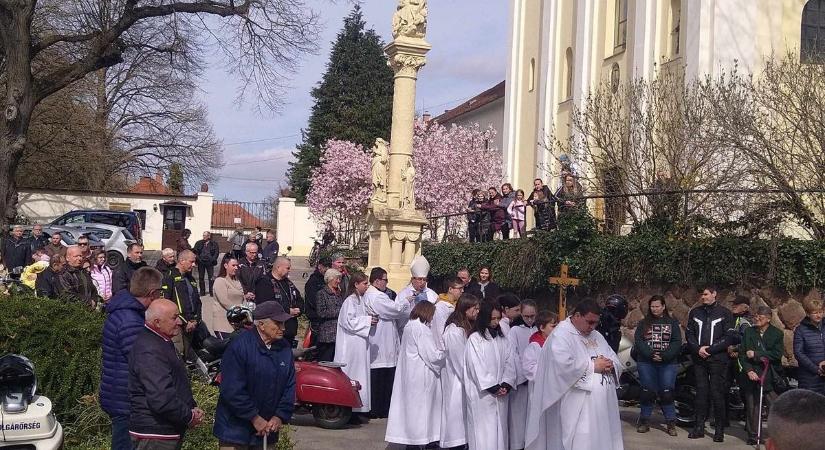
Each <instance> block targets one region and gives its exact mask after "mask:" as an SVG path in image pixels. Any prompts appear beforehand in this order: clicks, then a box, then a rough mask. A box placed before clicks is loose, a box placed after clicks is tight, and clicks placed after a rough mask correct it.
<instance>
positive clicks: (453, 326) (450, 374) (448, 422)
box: [439, 294, 479, 448]
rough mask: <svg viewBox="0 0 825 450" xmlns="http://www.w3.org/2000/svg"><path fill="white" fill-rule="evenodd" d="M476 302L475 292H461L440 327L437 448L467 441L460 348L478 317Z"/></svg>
mask: <svg viewBox="0 0 825 450" xmlns="http://www.w3.org/2000/svg"><path fill="white" fill-rule="evenodd" d="M478 304H479V301H478V298H477V297H476V296H475V295H472V294H463V295H462V296H461V297H460V298H459V299H458V305H456V307H455V311H454V312H453V313H452V314H450V317H448V318H447V328H446V329H445V330H444V350H445V351H446V352H447V366H446V367H445V368H444V370H442V371H441V390H442V392H443V406H442V408H441V439H439V445H440V446H441V448H452V447H460V446H462V445H465V444H466V443H467V434H466V432H465V429H464V423H465V421H466V418H465V415H464V414H465V412H464V411H465V409H466V408H465V407H464V350H465V348H466V346H467V338H468V337H469V336H470V333H472V332H473V329H474V328H473V326H474V324H475V321H476V318H477V317H478V310H479V306H478Z"/></svg>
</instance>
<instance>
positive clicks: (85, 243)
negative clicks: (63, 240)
mask: <svg viewBox="0 0 825 450" xmlns="http://www.w3.org/2000/svg"><path fill="white" fill-rule="evenodd" d="M77 245H79V246H81V247H85V246H87V245H89V243H88V242H78V243H77Z"/></svg>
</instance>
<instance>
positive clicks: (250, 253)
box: [238, 242, 266, 302]
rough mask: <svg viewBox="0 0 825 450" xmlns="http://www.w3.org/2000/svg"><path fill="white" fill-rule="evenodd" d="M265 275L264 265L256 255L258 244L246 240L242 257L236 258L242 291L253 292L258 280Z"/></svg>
mask: <svg viewBox="0 0 825 450" xmlns="http://www.w3.org/2000/svg"><path fill="white" fill-rule="evenodd" d="M265 277H266V266H265V265H264V261H261V258H259V257H258V244H256V243H254V242H248V243H247V244H246V245H245V246H244V257H243V258H241V259H239V260H238V280H240V282H241V287H243V293H244V294H246V293H248V292H255V286H256V284H257V283H258V280H260V279H261V278H265ZM256 302H257V300H256Z"/></svg>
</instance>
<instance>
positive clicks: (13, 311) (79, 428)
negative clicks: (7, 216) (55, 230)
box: [0, 296, 293, 450]
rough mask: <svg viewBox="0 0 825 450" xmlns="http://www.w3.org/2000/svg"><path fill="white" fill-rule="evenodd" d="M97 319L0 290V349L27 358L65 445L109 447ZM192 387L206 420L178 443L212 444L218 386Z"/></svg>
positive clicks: (191, 449) (285, 443)
mask: <svg viewBox="0 0 825 450" xmlns="http://www.w3.org/2000/svg"><path fill="white" fill-rule="evenodd" d="M103 321H104V315H103V314H101V313H97V312H93V311H90V310H89V309H87V308H86V307H84V306H81V305H78V304H72V303H65V302H62V301H59V300H50V299H43V298H36V297H6V296H0V355H4V354H6V353H18V354H22V355H24V356H26V357H28V358H29V359H31V360H32V362H33V363H34V366H35V372H36V373H37V381H38V391H39V392H40V393H41V394H43V395H45V396H47V397H49V399H51V400H52V402H53V403H54V411H55V413H56V414H57V416H58V418H59V420H60V421H61V423H62V424H63V425H64V427H65V439H66V448H67V449H82V450H93V449H95V450H96V449H107V448H109V442H110V440H111V439H110V434H109V431H110V427H111V423H110V421H109V417H108V416H107V415H106V413H104V412H103V410H101V409H100V405H99V403H98V401H97V392H98V386H99V383H100V365H101V337H102V334H103ZM192 391H193V394H194V396H195V400H196V401H197V402H198V404H199V405H200V406H201V408H203V409H204V411H206V421H205V423H204V425H202V426H200V427H198V428H197V429H195V430H192V431H190V432H189V433H188V434H187V437H186V441H185V444H184V449H187V450H196V449H197V450H199V449H204V448H217V446H218V443H217V440H216V439H215V438H214V437H213V436H212V423H213V420H214V416H213V415H214V412H215V408H216V406H217V400H218V388H216V387H213V386H208V385H206V384H204V383H201V382H198V381H193V383H192ZM281 436H282V437H281V441H280V442H279V443H278V449H279V450H287V449H291V448H293V445H292V443H291V441H290V439H289V432H288V431H287V432H285V433H282V434H281Z"/></svg>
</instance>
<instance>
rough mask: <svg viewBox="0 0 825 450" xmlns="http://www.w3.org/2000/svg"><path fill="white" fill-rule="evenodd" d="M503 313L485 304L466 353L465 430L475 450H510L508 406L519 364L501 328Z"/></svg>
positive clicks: (490, 303) (495, 307) (494, 305)
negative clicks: (508, 449) (517, 364)
mask: <svg viewBox="0 0 825 450" xmlns="http://www.w3.org/2000/svg"><path fill="white" fill-rule="evenodd" d="M501 314H502V311H501V306H499V305H498V303H492V302H484V303H482V304H481V307H480V309H479V312H478V318H477V319H476V323H475V331H473V333H472V334H471V335H470V337H469V338H468V339H467V348H466V349H465V350H464V395H465V396H466V402H467V403H466V406H467V412H466V414H467V417H466V419H467V424H466V426H465V428H466V429H467V444H468V446H469V447H470V448H471V449H473V450H501V449H506V448H508V447H509V440H508V436H507V429H508V424H507V420H508V419H507V409H508V408H507V407H508V403H509V399H508V396H509V395H511V393H512V391H513V389H515V385H516V366H515V364H516V361H515V351H514V350H513V346H512V345H510V342H509V341H507V338H505V337H504V335H502V333H501V328H500V327H499V321H500V320H501Z"/></svg>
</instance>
